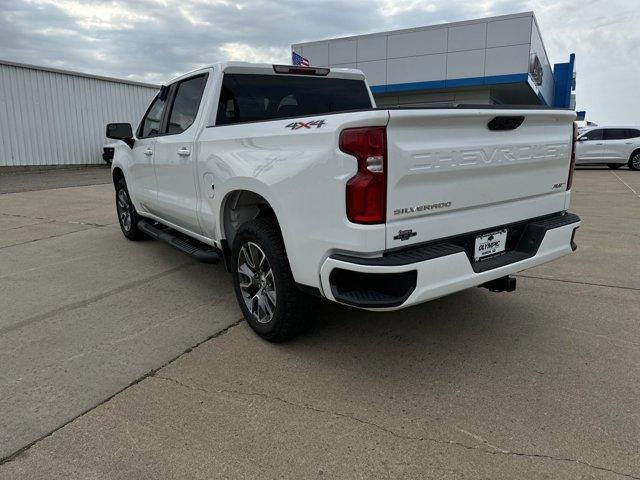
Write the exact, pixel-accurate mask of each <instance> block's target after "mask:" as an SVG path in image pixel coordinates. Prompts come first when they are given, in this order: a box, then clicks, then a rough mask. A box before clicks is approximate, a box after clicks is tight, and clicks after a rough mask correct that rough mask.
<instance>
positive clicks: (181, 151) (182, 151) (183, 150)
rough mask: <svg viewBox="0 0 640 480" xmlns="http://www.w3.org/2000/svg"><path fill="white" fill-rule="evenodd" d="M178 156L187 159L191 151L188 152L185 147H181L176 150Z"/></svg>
mask: <svg viewBox="0 0 640 480" xmlns="http://www.w3.org/2000/svg"><path fill="white" fill-rule="evenodd" d="M178 155H180V156H181V157H188V156H189V155H191V150H189V149H188V148H187V147H182V148H180V149H179V150H178Z"/></svg>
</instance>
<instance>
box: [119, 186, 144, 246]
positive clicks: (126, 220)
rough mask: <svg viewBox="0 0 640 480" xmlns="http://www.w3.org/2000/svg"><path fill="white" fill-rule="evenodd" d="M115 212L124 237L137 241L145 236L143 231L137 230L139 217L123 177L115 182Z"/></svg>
mask: <svg viewBox="0 0 640 480" xmlns="http://www.w3.org/2000/svg"><path fill="white" fill-rule="evenodd" d="M116 212H117V213H118V223H120V230H122V234H123V235H124V236H125V237H126V238H128V239H129V240H133V241H137V240H142V239H143V238H144V237H145V235H144V233H142V232H141V231H140V230H138V220H140V218H139V217H138V213H137V212H136V209H135V207H134V206H133V202H132V201H131V197H130V196H129V190H128V189H127V183H126V182H125V181H124V178H121V179H120V180H118V182H117V183H116Z"/></svg>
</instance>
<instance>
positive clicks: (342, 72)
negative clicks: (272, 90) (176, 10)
mask: <svg viewBox="0 0 640 480" xmlns="http://www.w3.org/2000/svg"><path fill="white" fill-rule="evenodd" d="M275 67H280V69H281V70H283V71H282V72H276V70H275ZM287 67H289V68H290V69H292V71H291V72H286V71H284V70H285V69H286V68H287ZM211 69H220V70H221V71H222V72H224V73H245V74H251V75H299V74H297V73H295V71H293V70H298V71H299V70H306V71H309V72H311V71H313V70H314V69H318V70H323V71H327V70H328V73H327V74H326V75H325V74H318V75H313V74H310V73H307V74H305V75H312V76H322V77H328V78H346V79H353V80H364V79H365V76H364V73H362V71H361V70H357V69H355V68H325V67H300V66H294V65H277V64H271V63H251V62H236V61H232V62H217V63H212V64H209V65H204V66H202V67H200V68H197V69H195V70H191V71H190V72H187V73H184V74H182V75H180V76H178V77H175V78H172V79H171V80H170V81H169V82H168V84H171V83H174V82H176V81H179V80H182V79H183V78H186V77H190V76H193V74H196V73H199V72H203V73H204V72H207V71H209V70H211Z"/></svg>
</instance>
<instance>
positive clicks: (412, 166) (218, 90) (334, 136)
mask: <svg viewBox="0 0 640 480" xmlns="http://www.w3.org/2000/svg"><path fill="white" fill-rule="evenodd" d="M574 119H575V114H574V112H573V111H570V110H562V109H551V108H532V107H531V108H527V107H523V108H519V107H503V108H500V107H499V106H489V107H487V106H456V107H450V108H441V107H438V108H377V107H376V105H375V102H374V99H373V96H372V95H371V92H370V90H369V87H368V85H367V82H366V79H365V77H364V75H363V74H362V72H360V71H358V70H350V69H327V68H314V67H298V66H295V67H294V66H286V65H267V64H249V63H241V62H227V63H219V64H215V65H212V66H208V67H206V68H202V69H199V70H197V71H194V72H191V73H188V74H186V75H183V76H181V77H179V78H176V79H175V80H173V81H171V82H170V83H169V84H168V85H166V86H163V87H161V88H160V90H159V92H158V94H157V96H156V97H155V98H154V99H153V101H152V102H151V105H150V106H149V108H148V110H147V112H146V113H145V114H144V116H143V118H142V120H141V121H140V124H139V125H138V127H137V129H136V130H135V132H133V130H132V127H131V125H129V124H124V123H115V124H109V125H108V126H107V137H109V138H112V139H117V140H120V141H119V142H117V143H118V145H117V147H116V148H115V151H114V155H113V164H112V175H113V183H114V186H115V190H116V208H117V213H118V220H119V222H120V227H121V229H122V233H123V234H124V236H125V237H126V238H128V239H129V240H139V239H142V238H145V237H152V238H155V239H159V240H162V241H165V242H167V243H169V244H171V245H172V246H174V247H176V248H177V249H179V250H181V251H182V252H184V253H186V254H189V255H191V256H192V257H194V258H196V259H197V260H200V261H202V262H206V263H217V262H219V261H220V260H222V261H223V262H224V264H225V266H226V268H227V269H228V271H229V272H230V273H231V275H232V277H233V283H234V288H235V294H236V296H237V299H238V303H239V305H240V309H241V310H242V313H243V315H244V317H245V318H246V320H247V322H248V324H249V325H250V326H251V327H252V328H253V329H254V330H255V332H256V333H257V334H258V335H260V336H262V337H263V338H265V339H267V340H270V341H282V340H285V339H287V338H291V337H292V336H294V335H296V334H298V333H300V332H301V331H302V330H304V329H305V328H306V327H307V326H308V325H309V324H310V323H311V321H312V319H313V317H314V313H315V311H316V309H317V307H316V300H317V298H318V297H320V298H325V299H328V300H331V301H334V302H338V303H340V304H344V305H349V306H351V307H356V308H361V309H368V310H373V311H389V310H396V309H400V308H405V307H409V306H411V305H416V304H418V303H421V302H425V301H427V300H431V299H434V298H438V297H442V296H444V295H448V294H450V293H453V292H457V291H460V290H463V289H467V288H470V287H474V286H483V287H487V288H488V289H489V290H491V291H496V292H499V291H511V290H513V289H514V288H515V280H516V279H515V277H513V274H515V273H516V272H519V271H521V270H524V269H526V268H530V267H533V266H536V265H540V264H542V263H544V262H548V261H551V260H554V259H556V258H558V257H561V256H563V255H566V254H568V253H571V252H572V251H573V250H575V248H576V244H575V243H574V236H575V233H576V229H577V228H578V227H579V225H580V219H579V218H578V217H577V216H576V215H574V214H572V213H568V212H567V210H568V208H569V200H570V195H571V178H572V173H573V163H574V144H575V126H574Z"/></svg>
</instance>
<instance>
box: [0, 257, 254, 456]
mask: <svg viewBox="0 0 640 480" xmlns="http://www.w3.org/2000/svg"><path fill="white" fill-rule="evenodd" d="M176 270H177V269H176ZM243 321H244V318H240V319H238V320H236V321H235V322H233V323H231V324H229V325H227V326H226V327H223V328H221V329H220V330H218V331H216V332H214V333H212V334H211V335H209V336H208V337H207V338H205V339H203V340H201V341H199V342H197V343H196V344H195V345H192V346H190V347H187V348H186V349H184V350H183V351H182V352H180V353H179V354H178V355H176V356H175V357H173V358H172V359H170V360H168V361H166V362H165V363H163V364H162V365H160V366H159V367H156V368H152V369H151V370H149V371H148V372H146V373H144V374H143V375H141V376H139V377H138V378H136V379H135V380H133V381H132V382H131V383H129V384H128V385H126V386H125V387H123V388H121V389H119V390H118V391H117V392H115V393H113V394H112V395H109V396H108V397H107V398H105V399H103V400H101V401H100V402H98V403H97V404H95V405H93V406H91V407H89V408H87V409H86V410H85V411H83V412H81V413H80V414H78V415H76V416H75V417H73V418H71V419H70V420H68V421H66V422H64V423H63V424H62V425H59V426H58V427H56V428H54V429H53V430H51V431H50V432H49V433H46V434H44V435H42V436H41V437H39V438H37V439H35V440H34V441H32V442H31V443H29V444H27V445H25V446H24V447H22V448H19V449H18V450H16V451H15V452H13V453H10V454H9V455H7V456H5V457H0V466H1V465H3V464H5V463H8V462H12V461H13V460H15V459H17V458H18V457H20V455H22V454H23V453H24V452H26V451H27V450H29V449H30V448H31V447H33V446H34V445H35V444H37V443H39V442H40V441H42V440H44V439H45V438H48V437H50V436H51V435H53V434H54V433H56V432H57V431H58V430H60V429H62V428H64V427H66V426H67V425H69V424H70V423H71V422H75V421H76V420H77V419H79V418H80V417H83V416H85V415H86V414H87V413H89V412H91V411H92V410H95V409H96V408H98V407H99V406H101V405H104V404H105V403H107V402H109V401H110V400H112V399H113V398H114V397H115V396H117V395H119V394H121V393H122V392H124V391H125V390H127V389H129V388H130V387H133V386H134V385H137V384H138V383H140V382H142V381H143V380H145V379H147V378H149V377H153V376H154V375H155V374H156V373H157V372H158V371H160V370H161V369H163V368H165V367H167V366H169V365H171V364H172V363H173V362H175V361H176V360H178V359H179V358H180V357H182V356H183V355H185V354H187V353H189V352H191V351H193V349H194V348H197V347H199V346H200V345H202V344H203V343H205V342H208V341H209V340H212V339H214V338H216V337H219V336H222V335H224V334H225V333H227V332H228V331H229V330H231V329H232V328H234V327H236V326H238V325H240V324H241V323H242V322H243Z"/></svg>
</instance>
